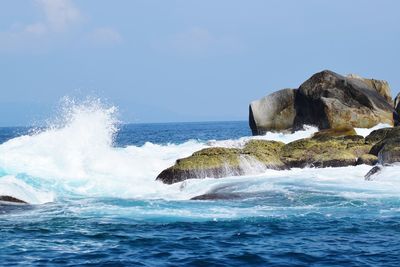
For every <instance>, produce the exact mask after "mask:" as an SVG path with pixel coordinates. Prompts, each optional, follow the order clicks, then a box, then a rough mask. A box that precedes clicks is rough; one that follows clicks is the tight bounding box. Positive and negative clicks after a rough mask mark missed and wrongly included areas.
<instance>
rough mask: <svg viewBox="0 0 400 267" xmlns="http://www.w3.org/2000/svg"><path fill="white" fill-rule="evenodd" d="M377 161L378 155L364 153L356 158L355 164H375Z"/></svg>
mask: <svg viewBox="0 0 400 267" xmlns="http://www.w3.org/2000/svg"><path fill="white" fill-rule="evenodd" d="M377 163H378V157H377V156H375V155H371V154H364V155H361V156H360V157H359V158H358V159H357V163H356V164H357V165H361V164H365V165H371V166H373V165H375V164H377Z"/></svg>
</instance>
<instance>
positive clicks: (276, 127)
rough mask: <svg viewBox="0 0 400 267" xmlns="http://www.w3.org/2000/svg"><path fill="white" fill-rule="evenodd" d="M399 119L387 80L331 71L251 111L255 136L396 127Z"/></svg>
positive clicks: (258, 102)
mask: <svg viewBox="0 0 400 267" xmlns="http://www.w3.org/2000/svg"><path fill="white" fill-rule="evenodd" d="M395 102H396V101H395ZM398 102H399V101H398V100H397V102H396V103H398ZM399 109H400V107H399ZM397 117H398V115H397V112H396V111H395V109H394V107H393V100H392V97H391V93H390V87H389V84H388V83H387V82H386V81H381V80H375V79H365V78H361V77H358V76H355V75H351V76H348V77H345V76H342V75H339V74H337V73H335V72H332V71H329V70H325V71H322V72H319V73H316V74H314V75H313V76H312V77H311V78H309V79H308V80H307V81H305V82H304V83H303V84H302V85H301V86H300V87H299V89H284V90H281V91H278V92H275V93H272V94H270V95H268V96H266V97H264V98H262V99H260V100H256V101H253V102H251V104H250V108H249V124H250V128H251V129H252V132H253V134H263V133H265V132H266V131H284V130H292V131H293V130H298V129H301V128H303V126H304V125H315V126H318V127H319V129H344V128H351V127H359V128H370V127H373V126H375V125H377V124H379V123H386V124H390V125H394V124H395V123H396V122H397Z"/></svg>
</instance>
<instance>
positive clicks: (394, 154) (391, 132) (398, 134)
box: [369, 126, 400, 164]
mask: <svg viewBox="0 0 400 267" xmlns="http://www.w3.org/2000/svg"><path fill="white" fill-rule="evenodd" d="M374 132H375V131H374ZM374 132H373V133H371V134H370V136H371V135H372V137H373V136H381V137H382V139H381V140H380V141H378V142H377V143H376V144H375V145H374V146H372V148H371V150H370V152H369V153H370V154H373V155H375V156H377V157H378V160H379V163H381V164H392V163H395V162H400V127H399V126H398V127H394V128H386V129H381V131H380V130H377V132H375V133H374ZM372 137H371V138H372ZM376 139H377V138H376Z"/></svg>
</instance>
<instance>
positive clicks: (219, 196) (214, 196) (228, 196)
mask: <svg viewBox="0 0 400 267" xmlns="http://www.w3.org/2000/svg"><path fill="white" fill-rule="evenodd" d="M241 198H242V196H241V195H240V194H236V193H208V194H203V195H200V196H195V197H192V198H191V199H190V200H234V199H241Z"/></svg>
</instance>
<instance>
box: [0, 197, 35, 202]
mask: <svg viewBox="0 0 400 267" xmlns="http://www.w3.org/2000/svg"><path fill="white" fill-rule="evenodd" d="M0 201H2V202H11V203H18V204H28V203H27V202H25V201H23V200H21V199H18V198H15V197H12V196H0Z"/></svg>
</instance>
